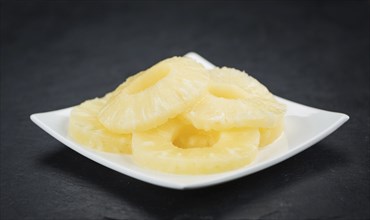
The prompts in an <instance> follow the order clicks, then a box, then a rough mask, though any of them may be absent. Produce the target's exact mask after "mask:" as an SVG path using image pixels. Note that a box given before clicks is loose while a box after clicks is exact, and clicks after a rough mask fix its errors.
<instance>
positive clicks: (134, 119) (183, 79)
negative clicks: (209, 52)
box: [98, 57, 209, 133]
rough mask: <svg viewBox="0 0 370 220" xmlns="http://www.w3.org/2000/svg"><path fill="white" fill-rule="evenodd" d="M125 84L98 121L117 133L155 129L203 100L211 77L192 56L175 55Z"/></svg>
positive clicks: (101, 113)
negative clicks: (199, 100)
mask: <svg viewBox="0 0 370 220" xmlns="http://www.w3.org/2000/svg"><path fill="white" fill-rule="evenodd" d="M139 74H140V75H139V76H137V77H135V78H134V79H133V80H131V81H130V82H129V84H128V85H127V86H122V87H121V88H120V89H119V92H117V94H115V96H113V97H112V98H111V99H110V100H109V102H108V103H107V105H106V106H105V107H104V108H103V109H102V110H101V111H100V113H99V116H98V118H99V121H100V122H101V123H102V124H103V125H104V126H105V127H106V128H108V129H109V130H111V131H113V132H116V133H130V132H133V131H145V130H149V129H152V128H155V127H157V126H159V125H161V124H163V123H165V122H166V121H167V120H168V119H170V118H174V117H175V116H176V115H178V114H180V113H181V112H182V111H184V109H187V108H188V107H189V106H190V105H192V104H193V103H194V102H196V101H197V100H198V99H200V98H201V97H202V96H203V94H204V93H205V91H206V88H207V85H208V81H209V77H208V72H207V71H206V70H205V69H204V67H203V66H201V65H200V64H198V63H197V62H195V61H193V60H191V59H190V58H183V57H173V58H170V59H166V60H164V61H161V62H159V63H158V64H156V65H154V66H153V67H151V68H149V69H148V70H146V71H143V72H141V73H139Z"/></svg>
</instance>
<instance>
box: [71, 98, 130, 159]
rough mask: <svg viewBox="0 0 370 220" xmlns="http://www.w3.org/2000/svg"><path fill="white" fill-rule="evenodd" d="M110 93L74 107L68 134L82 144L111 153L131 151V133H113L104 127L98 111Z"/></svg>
mask: <svg viewBox="0 0 370 220" xmlns="http://www.w3.org/2000/svg"><path fill="white" fill-rule="evenodd" d="M110 96H111V94H108V95H106V96H105V97H103V98H95V99H92V100H88V101H85V102H83V103H81V104H80V105H78V106H76V107H74V108H73V109H72V111H71V114H70V118H69V127H68V135H69V136H70V137H71V138H73V139H74V140H75V141H76V142H77V143H79V144H82V145H84V146H87V147H90V148H93V149H96V150H100V151H105V152H112V153H123V154H130V153H131V135H129V134H115V133H112V132H111V131H109V130H108V129H106V128H104V127H103V125H102V124H101V123H100V122H99V120H98V117H97V116H98V113H99V111H100V110H101V109H102V108H103V106H104V105H105V104H106V102H107V99H109V98H110Z"/></svg>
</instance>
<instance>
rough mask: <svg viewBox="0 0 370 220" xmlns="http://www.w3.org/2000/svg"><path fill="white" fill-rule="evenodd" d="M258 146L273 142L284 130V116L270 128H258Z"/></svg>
mask: <svg viewBox="0 0 370 220" xmlns="http://www.w3.org/2000/svg"><path fill="white" fill-rule="evenodd" d="M259 131H260V143H259V146H260V147H264V146H267V145H269V144H271V143H273V142H274V141H275V140H276V139H277V138H278V137H280V135H281V134H282V133H283V131H284V118H281V119H280V121H279V122H278V124H277V125H276V126H275V127H272V128H260V129H259Z"/></svg>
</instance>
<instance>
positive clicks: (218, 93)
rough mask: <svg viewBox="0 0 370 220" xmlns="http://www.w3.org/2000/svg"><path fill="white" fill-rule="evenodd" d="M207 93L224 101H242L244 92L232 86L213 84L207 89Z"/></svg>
mask: <svg viewBox="0 0 370 220" xmlns="http://www.w3.org/2000/svg"><path fill="white" fill-rule="evenodd" d="M208 92H209V93H210V94H211V95H213V96H215V97H218V98H224V99H243V98H244V97H245V92H244V90H242V89H241V88H239V87H237V86H234V85H226V84H214V85H210V86H209V87H208Z"/></svg>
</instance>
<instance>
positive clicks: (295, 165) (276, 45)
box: [0, 1, 370, 220]
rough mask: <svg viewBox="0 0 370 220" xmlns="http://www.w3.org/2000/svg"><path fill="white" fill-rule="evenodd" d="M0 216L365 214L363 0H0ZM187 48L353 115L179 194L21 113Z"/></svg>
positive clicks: (369, 153) (88, 93) (90, 93)
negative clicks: (300, 145) (238, 175)
mask: <svg viewBox="0 0 370 220" xmlns="http://www.w3.org/2000/svg"><path fill="white" fill-rule="evenodd" d="M0 48H1V148H0V149H1V194H0V202H1V203H0V205H1V209H0V218H1V219H177V220H180V219H369V218H370V209H369V207H370V192H369V190H370V189H369V183H370V181H369V173H370V172H369V165H370V164H369V163H370V159H369V158H370V147H369V133H370V129H369V127H370V118H369V109H370V108H369V81H370V80H369V75H370V74H369V61H370V57H369V2H368V1H344V2H338V1H325V2H323V1H317V2H316V1H299V2H294V1H279V2H277V1H246V2H228V3H227V2H198V3H197V2H190V3H185V2H139V3H135V2H119V1H109V2H96V1H82V2H78V3H76V2H69V1H54V2H53V1H50V2H33V3H31V2H29V1H23V2H13V3H10V2H2V3H1V46H0ZM189 51H196V52H198V53H200V54H201V55H202V56H204V57H206V58H207V59H209V60H210V61H211V62H213V63H215V64H217V65H221V66H222V65H226V66H231V67H236V68H239V69H245V70H246V71H247V72H249V73H251V74H252V75H253V76H255V77H256V78H257V79H259V80H260V81H262V82H263V83H264V84H265V85H267V86H268V88H270V90H271V91H272V92H273V93H275V94H277V95H279V96H281V97H285V98H287V99H291V100H293V101H296V102H299V103H303V104H306V105H310V106H314V107H318V108H322V109H327V110H332V111H338V112H344V113H346V114H348V115H350V117H351V119H350V120H349V121H348V122H347V123H346V124H345V125H344V126H343V127H341V128H340V129H339V130H338V131H336V132H335V133H333V134H332V135H330V136H329V137H328V138H326V139H324V140H322V141H321V142H320V143H318V144H316V145H315V146H313V147H312V148H309V149H308V150H306V151H304V152H302V153H300V154H299V155H297V156H295V157H293V158H291V159H289V160H287V161H284V162H282V163H280V164H278V165H276V166H274V167H271V168H268V169H266V170H264V171H261V172H259V173H256V174H253V175H251V176H248V177H245V178H242V179H239V180H236V181H232V182H229V183H226V184H222V185H218V186H214V187H210V188H204V189H198V190H191V191H176V190H171V189H165V188H160V187H157V186H153V185H149V184H147V183H143V182H140V181H138V180H135V179H132V178H130V177H127V176H125V175H122V174H119V173H117V172H114V171H111V170H110V169H108V168H105V167H103V166H101V165H98V164H96V163H95V162H93V161H90V160H89V159H86V158H85V157H83V156H80V155H79V154H77V153H75V152H74V151H72V150H70V149H69V148H67V147H66V146H64V145H62V144H61V143H59V142H58V141H56V140H55V139H53V138H52V137H50V136H49V135H47V134H46V133H45V132H43V131H42V130H41V129H40V128H38V127H37V126H36V125H34V124H33V123H32V122H31V121H30V119H29V115H30V114H32V113H36V112H43V111H49V110H55V109H60V108H64V107H69V106H72V105H76V104H78V103H80V102H81V101H83V100H85V99H88V98H92V97H96V96H101V95H103V94H105V93H106V92H108V91H110V90H112V89H113V88H114V87H115V86H117V85H118V84H119V83H120V82H122V81H123V80H124V79H125V78H126V77H127V76H128V75H131V74H134V73H136V72H138V71H139V70H142V69H144V68H147V67H149V66H150V65H152V64H154V63H155V62H157V61H159V60H161V59H164V58H167V57H170V56H174V55H183V54H185V53H187V52H189Z"/></svg>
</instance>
